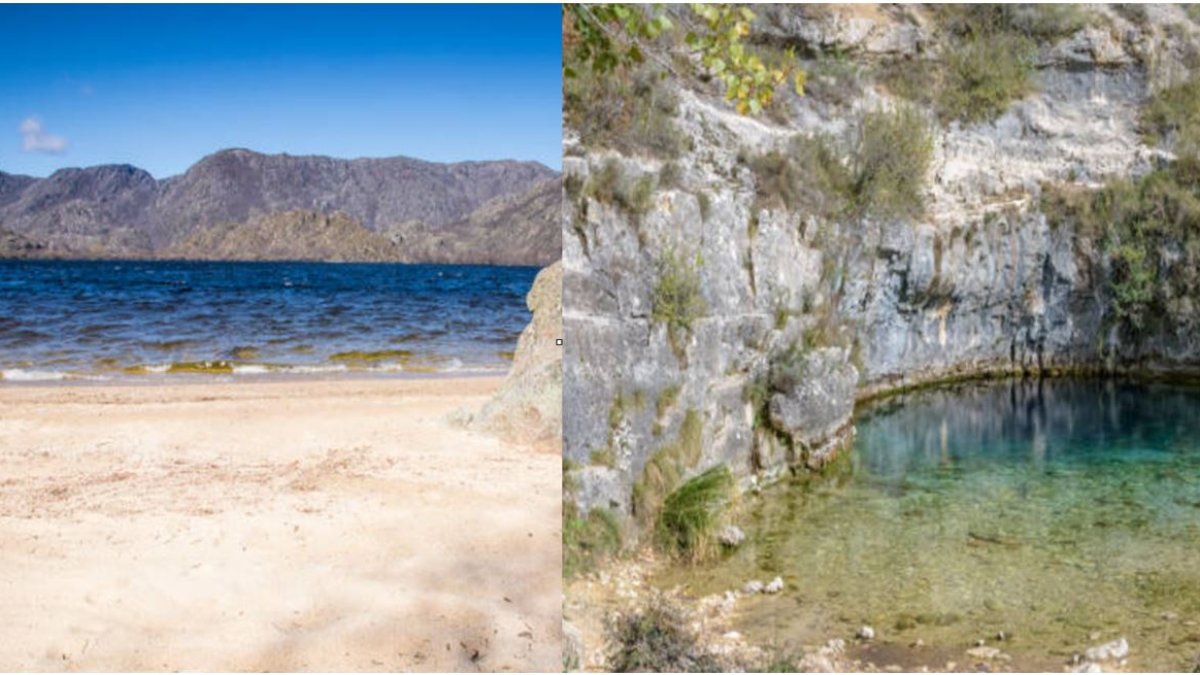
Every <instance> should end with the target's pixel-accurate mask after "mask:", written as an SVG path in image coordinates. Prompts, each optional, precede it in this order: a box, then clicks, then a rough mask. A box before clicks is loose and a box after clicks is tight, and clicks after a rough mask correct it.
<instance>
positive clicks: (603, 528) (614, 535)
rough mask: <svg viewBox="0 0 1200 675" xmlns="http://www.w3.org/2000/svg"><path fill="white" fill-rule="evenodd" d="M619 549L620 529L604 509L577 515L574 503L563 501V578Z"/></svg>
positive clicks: (588, 568) (577, 572)
mask: <svg viewBox="0 0 1200 675" xmlns="http://www.w3.org/2000/svg"><path fill="white" fill-rule="evenodd" d="M620 550H621V526H620V524H619V523H618V522H617V518H616V516H614V515H613V513H612V512H611V511H609V510H607V509H603V508H594V509H592V510H591V511H588V514H587V516H580V514H579V509H578V508H577V507H576V506H575V502H574V501H572V500H570V499H564V500H563V578H564V579H570V578H571V577H574V576H575V575H576V574H580V573H583V572H586V571H588V570H590V569H592V568H593V567H594V566H595V565H596V563H598V562H599V561H600V560H602V559H604V558H607V557H610V556H613V555H615V554H617V553H618V552H619V551H620Z"/></svg>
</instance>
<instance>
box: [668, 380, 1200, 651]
mask: <svg viewBox="0 0 1200 675" xmlns="http://www.w3.org/2000/svg"><path fill="white" fill-rule="evenodd" d="M744 509H745V512H744V515H745V522H744V523H743V527H745V528H746V531H747V534H748V535H749V541H750V543H749V544H748V545H745V546H744V547H743V548H742V549H740V550H739V551H737V552H736V553H734V554H732V555H730V556H729V557H727V558H726V559H725V560H723V561H721V562H719V563H716V564H713V565H711V566H707V567H701V568H694V569H685V570H673V571H671V572H669V573H667V574H666V575H665V576H664V577H663V578H661V579H659V580H658V583H660V584H661V585H664V586H673V585H676V584H684V585H686V586H689V587H690V589H691V590H692V591H694V592H698V593H712V592H720V591H723V590H725V589H730V588H740V587H741V585H742V584H743V583H744V582H745V581H746V580H748V579H760V580H762V581H764V582H765V581H769V580H770V579H772V578H774V577H775V576H776V575H782V576H783V578H784V579H785V581H786V582H787V586H786V589H785V591H784V592H783V593H782V594H780V595H779V596H757V597H754V598H751V599H748V600H745V601H743V603H742V604H741V605H740V607H741V608H742V613H741V615H740V618H739V626H738V629H739V630H740V631H741V632H742V633H743V634H745V635H746V636H747V637H748V638H749V639H750V640H751V641H752V642H756V643H760V644H772V645H775V646H778V647H781V648H784V649H788V648H796V647H797V646H799V645H804V644H814V643H820V642H822V641H824V640H825V639H828V638H832V637H843V638H846V639H847V640H848V641H851V642H853V641H852V640H850V638H851V637H852V636H853V635H854V632H855V631H856V629H857V628H858V627H859V626H861V625H863V624H869V625H871V626H872V627H873V628H875V630H876V631H877V634H878V639H877V640H876V641H875V642H874V643H873V644H872V645H871V646H870V647H865V648H860V650H859V653H860V655H862V656H864V657H865V658H869V659H871V660H873V661H875V662H876V663H877V664H879V665H881V666H882V665H887V664H889V663H896V664H901V665H904V666H906V667H908V668H914V667H918V666H920V665H929V666H930V667H933V668H944V667H945V664H946V662H947V661H955V662H956V663H957V664H958V667H959V668H968V669H974V666H973V661H972V659H969V658H966V657H965V655H964V652H965V650H966V649H967V648H969V647H972V646H974V644H975V641H976V640H978V639H985V640H987V644H988V645H990V646H995V647H998V648H1000V649H1001V650H1003V651H1004V652H1005V653H1007V654H1009V655H1010V656H1011V657H1012V661H1010V662H1006V663H998V664H993V667H996V668H999V669H1049V670H1055V671H1057V670H1061V669H1063V668H1064V667H1065V664H1066V662H1067V660H1068V659H1069V658H1070V657H1071V655H1072V654H1074V653H1076V652H1081V651H1083V650H1084V649H1085V648H1086V647H1088V646H1092V645H1095V644H1098V643H1100V642H1105V641H1108V640H1112V639H1115V638H1117V637H1120V636H1125V637H1127V638H1128V640H1129V643H1130V645H1131V655H1130V658H1129V664H1128V667H1129V668H1130V669H1134V670H1168V671H1174V670H1185V671H1187V672H1191V670H1192V668H1193V667H1195V665H1196V663H1195V659H1196V658H1197V656H1200V390H1197V389H1187V388H1178V387H1171V386H1165V385H1147V386H1137V385H1120V384H1116V383H1100V382H1083V381H1047V382H1044V383H1041V384H1038V383H1019V382H1013V383H1001V384H995V383H991V384H974V385H965V386H961V387H956V388H953V389H943V390H934V391H925V392H919V393H916V394H911V395H906V396H903V397H898V398H893V399H889V400H887V401H885V402H882V403H880V404H877V405H876V406H874V407H873V408H871V409H870V410H868V411H866V413H864V414H863V415H862V416H861V417H860V420H859V423H858V437H857V439H856V442H855V446H854V449H853V451H852V452H851V453H849V454H848V455H847V456H846V457H845V458H844V460H843V461H842V462H841V463H840V466H837V467H836V468H835V469H834V473H833V475H831V476H829V477H825V478H820V479H814V480H808V481H805V482H795V483H792V484H789V485H780V486H775V487H772V488H770V489H767V490H765V491H764V492H763V495H762V497H761V499H749V500H747V502H746V504H745V505H744ZM1164 616H1166V617H1167V618H1165V619H1164ZM999 631H1005V632H1006V633H1007V634H1008V635H1009V636H1011V638H1010V639H1009V640H1006V641H1003V642H1001V641H996V640H995V639H994V637H993V636H995V635H996V634H997V632H999ZM918 639H920V640H922V641H923V642H924V643H925V645H926V646H923V647H912V646H910V645H912V644H913V643H915V642H916V641H917V640H918Z"/></svg>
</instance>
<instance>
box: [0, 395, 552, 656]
mask: <svg viewBox="0 0 1200 675" xmlns="http://www.w3.org/2000/svg"><path fill="white" fill-rule="evenodd" d="M500 382H501V378H498V377H496V378H462V379H415V380H360V381H354V380H342V381H285V382H240V383H195V384H179V385H125V386H36V387H35V386H6V387H0V596H2V597H3V602H0V670H8V671H11V670H39V671H41V670H54V671H58V670H66V671H72V670H85V671H86V670H104V671H109V670H123V671H131V670H132V671H138V670H154V671H157V670H216V671H222V670H271V671H278V670H288V671H290V670H320V671H328V670H332V671H339V670H351V671H357V670H379V671H392V670H488V671H492V670H501V671H503V670H534V671H539V670H540V671H552V670H558V669H559V668H561V663H562V662H561V657H560V642H561V602H562V595H561V562H560V561H561V517H560V504H561V496H560V495H561V487H560V486H561V483H560V480H561V477H560V466H559V465H560V458H559V456H558V455H557V454H549V453H544V452H542V453H539V452H536V451H534V450H532V449H529V448H523V447H519V446H515V445H511V444H507V443H504V442H501V441H500V440H497V439H495V438H493V437H491V436H487V435H484V434H480V433H476V432H472V431H466V430H463V429H459V428H457V427H455V426H453V425H451V424H450V423H449V422H448V421H447V417H448V416H449V415H450V414H451V413H453V412H454V411H455V410H457V409H459V408H462V407H468V408H471V409H478V408H479V407H480V406H482V405H483V404H484V402H485V401H486V400H487V399H488V397H489V396H490V394H491V393H493V392H494V391H495V390H496V388H497V387H498V386H499V385H500Z"/></svg>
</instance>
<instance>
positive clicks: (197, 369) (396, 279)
mask: <svg viewBox="0 0 1200 675" xmlns="http://www.w3.org/2000/svg"><path fill="white" fill-rule="evenodd" d="M536 273H537V270H536V269H534V268H512V267H480V266H458V265H387V264H350V263H346V264H341V263H339V264H327V263H225V262H220V263H218V262H212V263H198V262H161V261H155V262H131V261H0V379H2V380H4V381H20V380H52V379H64V378H65V379H112V378H134V377H138V378H145V377H151V376H156V375H158V376H163V375H166V376H193V377H194V376H195V375H196V374H197V373H201V374H207V375H215V376H227V375H234V374H251V375H254V374H270V373H323V372H328V373H339V372H379V373H425V372H462V371H503V370H506V369H507V368H508V366H509V363H510V361H509V359H510V358H511V352H512V351H513V350H514V349H515V348H516V341H517V337H518V336H519V335H520V332H521V329H522V328H524V326H525V324H526V323H527V322H528V320H529V311H528V309H527V308H526V307H525V295H526V293H527V292H528V291H529V287H530V286H531V284H532V283H533V278H534V276H535V275H536Z"/></svg>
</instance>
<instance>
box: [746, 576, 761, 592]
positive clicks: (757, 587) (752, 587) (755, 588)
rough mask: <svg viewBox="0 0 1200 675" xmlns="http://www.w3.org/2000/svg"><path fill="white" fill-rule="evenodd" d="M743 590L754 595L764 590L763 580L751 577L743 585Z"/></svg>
mask: <svg viewBox="0 0 1200 675" xmlns="http://www.w3.org/2000/svg"><path fill="white" fill-rule="evenodd" d="M742 592H743V593H745V594H746V595H754V594H756V593H762V592H763V582H761V581H759V580H758V579H751V580H750V581H747V582H746V583H745V584H744V585H743V586H742Z"/></svg>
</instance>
